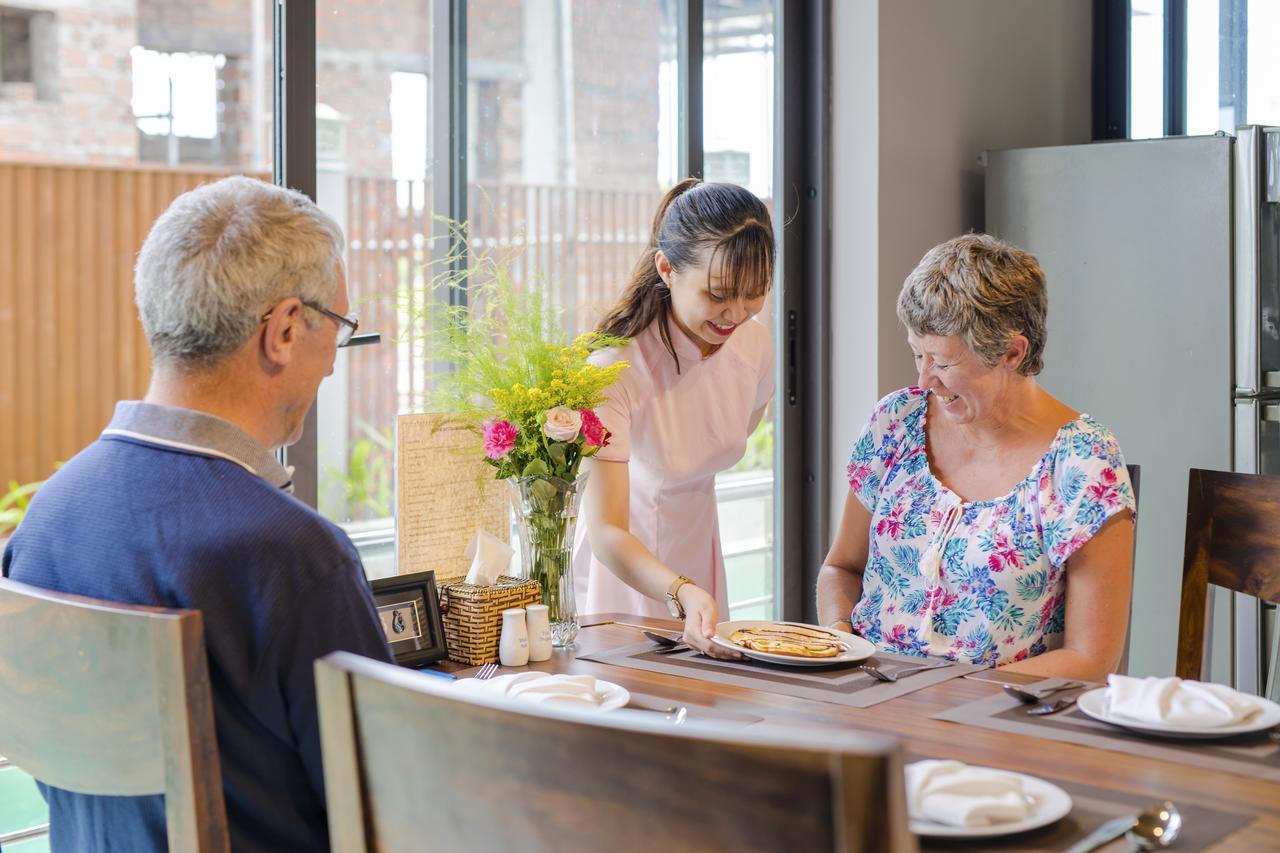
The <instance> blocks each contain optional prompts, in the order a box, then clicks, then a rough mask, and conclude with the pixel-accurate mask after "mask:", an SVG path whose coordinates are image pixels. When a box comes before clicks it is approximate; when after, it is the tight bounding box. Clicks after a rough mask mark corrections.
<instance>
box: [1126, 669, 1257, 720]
mask: <svg viewBox="0 0 1280 853" xmlns="http://www.w3.org/2000/svg"><path fill="white" fill-rule="evenodd" d="M1104 707H1105V708H1106V711H1107V715H1108V716H1110V717H1114V718H1115V719H1117V720H1127V721H1129V722H1132V723H1154V724H1156V725H1160V724H1164V725H1171V726H1200V727H1204V728H1216V727H1220V726H1232V725H1235V724H1237V723H1244V722H1247V721H1248V720H1249V719H1251V718H1252V717H1253V716H1254V715H1256V714H1259V713H1261V711H1262V703H1261V702H1260V701H1259V700H1258V698H1257V697H1255V696H1249V695H1248V694H1245V693H1241V692H1239V691H1237V690H1232V689H1231V688H1230V687H1227V686H1226V685H1224V684H1206V683H1205V682H1203V681H1183V680H1182V679H1181V678H1176V677H1175V678H1130V677H1129V676H1127V675H1110V676H1107V692H1106V705H1105V706H1104Z"/></svg>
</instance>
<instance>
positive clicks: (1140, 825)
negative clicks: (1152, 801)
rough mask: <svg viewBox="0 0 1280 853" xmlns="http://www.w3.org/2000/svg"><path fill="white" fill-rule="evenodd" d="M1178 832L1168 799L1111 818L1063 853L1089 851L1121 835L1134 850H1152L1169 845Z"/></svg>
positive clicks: (1179, 826) (1178, 823)
mask: <svg viewBox="0 0 1280 853" xmlns="http://www.w3.org/2000/svg"><path fill="white" fill-rule="evenodd" d="M1181 831H1182V815H1181V814H1179V813H1178V809H1177V808H1176V807H1175V806H1174V805H1173V803H1170V802H1164V803H1160V804H1158V805H1153V806H1149V807H1148V808H1146V809H1144V810H1143V811H1142V812H1141V813H1139V814H1136V815H1133V816H1131V817H1130V816H1126V817H1117V818H1112V819H1111V820H1109V821H1107V822H1106V823H1104V824H1102V826H1100V827H1098V828H1097V829H1095V830H1094V831H1093V832H1091V833H1089V834H1088V835H1086V836H1085V837H1084V838H1082V839H1080V841H1078V842H1077V843H1076V844H1073V845H1072V846H1071V847H1070V848H1068V849H1067V851H1066V853H1089V851H1091V850H1097V849H1098V848H1099V847H1101V846H1102V845H1104V844H1109V843H1110V842H1112V841H1114V840H1115V839H1117V838H1119V837H1120V836H1122V835H1124V836H1126V837H1127V838H1128V839H1129V842H1130V843H1131V844H1133V845H1136V847H1137V849H1138V850H1155V849H1157V848H1159V847H1166V846H1168V845H1169V844H1172V843H1173V841H1174V839H1176V838H1177V837H1178V833H1179V832H1181Z"/></svg>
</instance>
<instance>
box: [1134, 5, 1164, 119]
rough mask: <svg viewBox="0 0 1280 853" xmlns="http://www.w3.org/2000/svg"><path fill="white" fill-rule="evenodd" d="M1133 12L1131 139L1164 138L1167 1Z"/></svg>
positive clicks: (1137, 7) (1138, 6) (1135, 7)
mask: <svg viewBox="0 0 1280 853" xmlns="http://www.w3.org/2000/svg"><path fill="white" fill-rule="evenodd" d="M1129 9H1130V18H1129V27H1130V30H1129V47H1130V59H1129V136H1130V137H1131V138H1133V139H1147V138H1151V137H1155V136H1164V0H1131V2H1130V4H1129Z"/></svg>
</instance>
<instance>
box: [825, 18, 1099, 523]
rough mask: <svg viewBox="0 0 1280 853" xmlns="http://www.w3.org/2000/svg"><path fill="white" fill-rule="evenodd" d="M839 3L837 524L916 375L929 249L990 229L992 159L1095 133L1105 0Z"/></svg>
mask: <svg viewBox="0 0 1280 853" xmlns="http://www.w3.org/2000/svg"><path fill="white" fill-rule="evenodd" d="M832 6H833V16H832V17H833V32H832V44H833V45H834V50H833V69H832V73H833V81H832V101H833V104H832V112H833V116H832V119H833V120H832V140H831V141H832V149H831V150H832V161H833V168H832V184H833V185H832V199H833V203H832V235H833V240H832V244H833V250H832V282H831V287H832V321H831V338H832V345H831V346H832V377H833V379H832V407H831V408H832V433H831V435H832V439H831V447H830V448H829V454H830V470H831V471H832V515H833V525H834V524H836V523H838V521H839V517H840V513H841V511H842V510H843V507H844V500H845V496H846V495H847V494H848V484H847V482H846V481H845V479H844V467H845V463H846V462H847V460H848V456H849V452H850V450H851V449H852V447H853V441H854V439H855V438H856V437H857V434H858V430H860V429H861V428H862V424H863V422H864V420H865V419H866V416H867V414H868V412H869V411H870V408H871V406H872V405H873V404H874V403H875V401H876V400H877V399H879V398H880V397H881V396H882V395H884V394H885V393H888V392H889V391H892V390H894V389H896V388H900V387H903V386H904V385H909V384H912V383H913V382H914V381H915V372H914V370H913V368H912V364H911V359H910V358H909V354H908V350H907V345H906V341H905V332H904V331H903V330H902V328H901V327H900V326H899V324H898V320H897V317H896V316H895V315H894V300H895V299H896V297H897V293H898V288H899V286H900V285H901V283H902V279H903V277H904V276H905V275H906V274H907V273H908V272H910V271H911V268H912V267H914V266H915V264H916V262H917V261H918V260H919V259H920V256H921V255H923V254H924V252H925V251H926V250H927V249H928V248H929V247H930V246H933V245H934V244H936V243H939V242H941V241H943V240H946V239H948V238H950V237H954V236H956V235H957V234H962V233H965V232H967V231H971V230H975V229H978V230H981V229H982V227H983V213H982V210H983V199H982V182H983V175H982V170H981V168H980V167H979V165H978V156H979V155H980V154H981V153H982V152H983V151H984V150H987V149H993V148H1013V147H1022V146H1033V145H1065V144H1072V143H1079V142H1087V141H1089V133H1090V73H1091V16H1090V8H1091V4H1090V3H1089V2H1088V0H1035V2H1026V0H835V2H833V3H832ZM833 530H834V526H833Z"/></svg>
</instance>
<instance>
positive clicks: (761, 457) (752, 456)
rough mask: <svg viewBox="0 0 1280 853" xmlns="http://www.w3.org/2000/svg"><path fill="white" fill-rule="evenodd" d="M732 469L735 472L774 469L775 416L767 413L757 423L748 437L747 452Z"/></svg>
mask: <svg viewBox="0 0 1280 853" xmlns="http://www.w3.org/2000/svg"><path fill="white" fill-rule="evenodd" d="M732 470H733V472H734V473H739V472H743V471H772V470H773V418H771V417H768V416H767V415H766V416H765V417H764V418H762V419H761V421H760V423H759V424H757V425H756V428H755V431H754V432H752V433H751V435H750V436H749V437H748V438H747V451H746V453H744V454H743V456H742V458H741V459H740V460H738V464H737V465H734V466H733V468H732Z"/></svg>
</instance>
